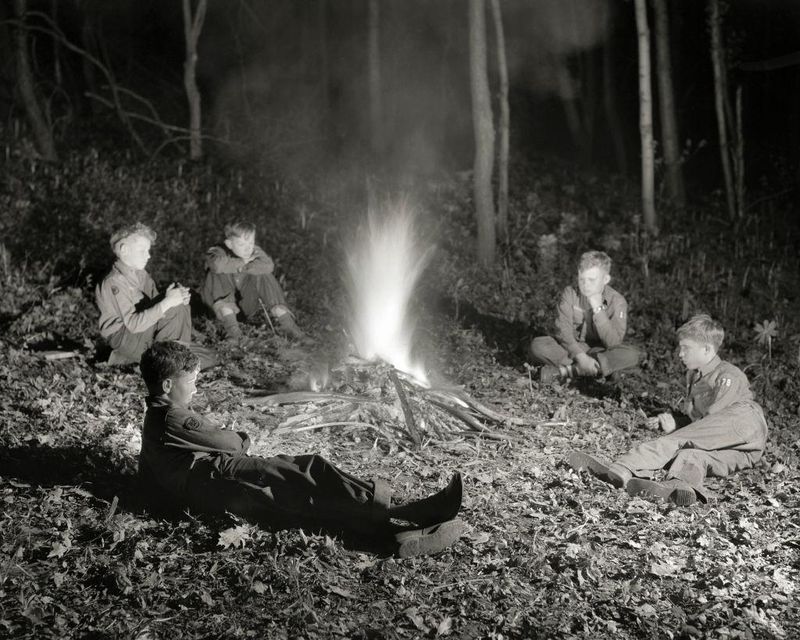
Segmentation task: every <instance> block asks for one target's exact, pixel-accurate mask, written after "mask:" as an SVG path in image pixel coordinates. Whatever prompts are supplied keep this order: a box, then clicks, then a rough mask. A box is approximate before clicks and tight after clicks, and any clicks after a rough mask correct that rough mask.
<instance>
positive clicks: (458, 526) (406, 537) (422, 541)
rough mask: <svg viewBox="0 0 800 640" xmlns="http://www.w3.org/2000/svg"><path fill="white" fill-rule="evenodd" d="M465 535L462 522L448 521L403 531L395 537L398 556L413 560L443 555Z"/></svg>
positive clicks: (456, 520)
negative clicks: (416, 557) (436, 554)
mask: <svg viewBox="0 0 800 640" xmlns="http://www.w3.org/2000/svg"><path fill="white" fill-rule="evenodd" d="M462 533H464V523H463V522H462V521H461V520H458V519H455V520H448V521H447V522H442V523H440V524H437V525H434V526H432V527H426V528H424V529H414V530H412V531H403V532H402V533H397V534H395V536H394V539H395V541H396V542H397V556H398V557H400V558H411V557H413V556H426V555H433V554H435V553H441V552H442V551H444V550H445V549H447V547H449V546H450V545H451V544H453V543H454V542H455V541H456V540H458V539H459V538H460V537H461V534H462Z"/></svg>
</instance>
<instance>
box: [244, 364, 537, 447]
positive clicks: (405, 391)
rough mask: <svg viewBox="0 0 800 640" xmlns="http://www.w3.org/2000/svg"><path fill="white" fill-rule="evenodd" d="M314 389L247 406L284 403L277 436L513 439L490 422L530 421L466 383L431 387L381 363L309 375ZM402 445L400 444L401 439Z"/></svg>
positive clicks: (419, 442) (252, 400)
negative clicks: (361, 433)
mask: <svg viewBox="0 0 800 640" xmlns="http://www.w3.org/2000/svg"><path fill="white" fill-rule="evenodd" d="M309 387H310V388H309V389H308V390H302V391H290V392H286V393H274V394H270V395H251V396H249V397H247V398H245V400H244V404H246V405H250V406H259V407H268V406H274V407H278V406H280V407H283V408H284V410H285V411H287V416H286V417H285V419H284V420H283V421H282V422H281V423H280V424H279V425H278V426H277V427H276V429H275V430H274V431H273V432H272V433H273V435H279V434H285V433H289V432H299V431H308V430H313V429H322V428H326V427H360V428H367V429H372V430H374V431H376V432H378V433H380V434H381V435H383V436H384V437H385V438H386V439H387V440H390V441H394V442H398V441H410V443H411V444H412V445H413V446H415V447H417V448H420V447H422V446H423V445H426V444H428V443H436V442H451V441H454V440H457V439H463V438H485V439H487V440H496V441H511V440H515V438H514V437H513V436H512V435H509V434H505V433H500V432H498V431H496V430H495V429H492V428H490V427H489V426H487V425H493V426H496V425H509V424H517V425H522V424H525V421H524V420H522V419H521V418H516V417H512V416H508V415H504V414H502V413H499V412H498V411H496V410H494V409H491V408H489V407H487V406H486V405H484V404H482V403H481V402H479V401H477V400H476V399H475V398H473V397H471V396H470V395H469V394H468V393H466V392H465V391H464V390H463V388H461V387H431V386H427V385H426V384H424V383H422V382H420V381H418V380H416V379H415V378H413V377H412V376H409V375H408V374H406V373H404V372H402V371H399V370H397V369H395V368H394V367H393V366H391V365H389V364H387V363H385V362H382V361H377V362H368V361H365V360H361V359H358V358H354V357H351V358H348V359H347V360H346V361H345V362H344V363H343V364H341V365H339V366H338V367H336V368H334V369H331V370H329V371H328V370H326V371H324V372H321V374H319V375H318V376H317V377H316V378H315V377H312V378H311V379H309ZM398 444H399V442H398Z"/></svg>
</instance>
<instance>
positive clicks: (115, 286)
mask: <svg viewBox="0 0 800 640" xmlns="http://www.w3.org/2000/svg"><path fill="white" fill-rule="evenodd" d="M111 293H113V294H114V295H117V294H118V293H119V287H118V286H117V285H115V284H112V285H111Z"/></svg>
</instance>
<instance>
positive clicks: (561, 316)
mask: <svg viewBox="0 0 800 640" xmlns="http://www.w3.org/2000/svg"><path fill="white" fill-rule="evenodd" d="M609 282H611V258H609V257H608V255H607V254H606V253H604V252H602V251H587V252H586V253H584V254H583V255H582V256H581V259H580V262H579V264H578V291H576V290H575V287H573V286H572V285H570V286H568V287H566V288H565V289H564V291H563V292H562V293H561V298H560V300H559V302H558V310H557V317H556V334H555V336H554V337H551V336H540V337H538V338H534V339H533V341H532V342H531V345H530V358H531V360H532V362H533V363H534V364H539V365H542V368H541V369H540V371H539V379H540V381H541V382H542V383H544V384H548V383H550V382H552V381H553V380H557V379H565V378H573V377H575V376H590V377H597V376H600V375H602V376H608V375H610V374H612V373H615V372H616V371H621V370H622V369H628V368H631V367H635V366H637V365H638V364H639V359H640V353H639V350H638V349H637V348H636V347H632V346H630V345H626V344H623V343H622V341H623V339H624V338H625V331H626V330H627V324H628V303H627V302H626V301H625V298H624V297H623V296H622V294H621V293H619V292H618V291H616V290H615V289H612V288H611V287H610V286H609V284H608V283H609Z"/></svg>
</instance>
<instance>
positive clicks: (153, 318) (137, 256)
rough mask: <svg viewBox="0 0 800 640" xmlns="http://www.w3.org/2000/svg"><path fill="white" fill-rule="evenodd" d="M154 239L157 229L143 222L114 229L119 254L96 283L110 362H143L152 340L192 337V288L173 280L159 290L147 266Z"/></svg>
mask: <svg viewBox="0 0 800 640" xmlns="http://www.w3.org/2000/svg"><path fill="white" fill-rule="evenodd" d="M155 240H156V234H155V232H154V231H153V230H152V229H150V227H148V226H147V225H144V224H141V223H139V222H137V223H136V224H134V225H131V226H127V227H123V228H121V229H118V230H117V231H115V232H114V233H113V234H112V235H111V239H110V242H111V249H112V250H113V252H114V255H115V256H116V257H117V259H116V261H115V262H114V265H113V266H112V267H111V271H110V272H109V273H108V275H106V276H105V278H104V279H103V281H102V282H101V283H100V284H98V285H97V287H96V288H95V300H96V302H97V306H98V308H99V309H100V320H99V324H100V335H101V336H102V337H103V338H104V339H105V341H106V342H107V343H108V344H109V346H110V347H111V348H112V350H113V351H112V352H111V356H110V357H109V360H108V362H109V364H126V363H132V362H139V359H140V358H141V356H142V353H144V351H145V349H147V347H149V346H150V345H151V344H152V343H153V342H159V341H162V340H178V341H180V342H183V343H185V344H189V342H190V340H191V336H192V318H191V312H190V311H189V306H188V305H189V297H190V294H189V289H188V288H187V287H184V286H182V285H180V284H177V283H174V282H173V283H172V284H170V285H169V286H168V287H167V290H166V291H165V292H164V294H163V295H159V293H158V289H157V288H156V284H155V282H154V281H153V278H151V277H150V274H149V273H147V271H145V267H146V266H147V262H148V261H149V260H150V247H151V245H152V244H153V243H154V242H155Z"/></svg>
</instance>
